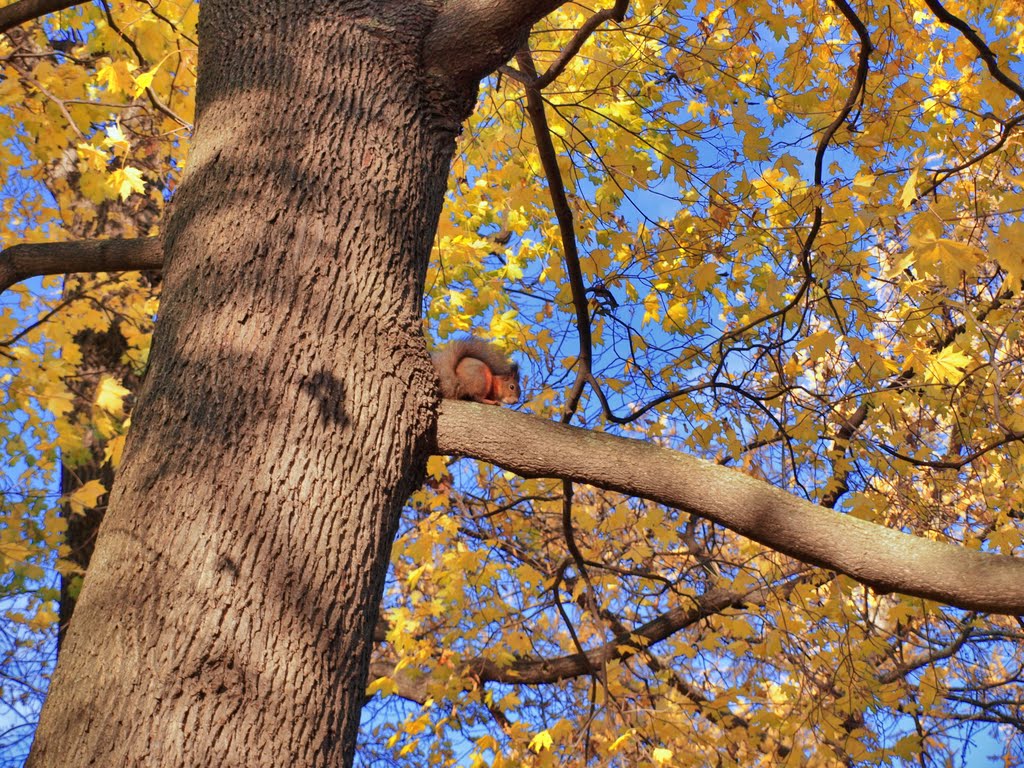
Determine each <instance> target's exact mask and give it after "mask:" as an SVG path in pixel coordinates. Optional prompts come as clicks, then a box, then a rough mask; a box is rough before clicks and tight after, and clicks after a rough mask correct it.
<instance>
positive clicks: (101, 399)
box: [96, 376, 131, 416]
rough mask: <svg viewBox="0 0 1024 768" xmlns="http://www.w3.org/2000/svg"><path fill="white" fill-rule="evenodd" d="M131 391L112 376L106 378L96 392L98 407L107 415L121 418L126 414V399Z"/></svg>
mask: <svg viewBox="0 0 1024 768" xmlns="http://www.w3.org/2000/svg"><path fill="white" fill-rule="evenodd" d="M130 394H131V391H130V390H128V389H125V388H124V387H122V386H121V385H120V384H119V383H118V382H117V380H116V379H114V378H113V377H112V376H104V377H103V380H102V381H100V386H99V388H98V389H97V390H96V405H98V406H99V407H100V408H102V409H103V410H105V411H106V412H107V413H110V414H113V415H115V416H120V415H121V414H122V413H124V399H125V398H126V397H127V396H128V395H130Z"/></svg>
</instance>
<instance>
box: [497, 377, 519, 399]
mask: <svg viewBox="0 0 1024 768" xmlns="http://www.w3.org/2000/svg"><path fill="white" fill-rule="evenodd" d="M519 394H520V393H519V382H518V381H517V380H516V379H512V378H510V379H508V380H507V381H506V382H505V387H504V392H503V393H502V397H501V402H503V403H506V404H507V405H515V404H516V403H518V402H519Z"/></svg>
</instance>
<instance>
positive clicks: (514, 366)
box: [509, 363, 519, 376]
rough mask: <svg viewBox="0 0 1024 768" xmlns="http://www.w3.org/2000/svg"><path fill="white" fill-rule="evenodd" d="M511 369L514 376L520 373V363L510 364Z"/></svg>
mask: <svg viewBox="0 0 1024 768" xmlns="http://www.w3.org/2000/svg"><path fill="white" fill-rule="evenodd" d="M509 369H510V370H511V371H512V375H513V376H518V375H519V363H512V365H511V366H509Z"/></svg>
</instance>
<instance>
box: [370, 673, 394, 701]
mask: <svg viewBox="0 0 1024 768" xmlns="http://www.w3.org/2000/svg"><path fill="white" fill-rule="evenodd" d="M378 691H379V692H380V693H381V694H383V695H384V696H390V695H392V694H394V693H398V684H397V683H396V682H395V681H394V680H392V679H391V678H390V677H378V678H377V679H376V680H374V681H373V682H372V683H370V684H369V685H368V686H367V687H366V695H367V696H373V695H374V694H375V693H377V692H378Z"/></svg>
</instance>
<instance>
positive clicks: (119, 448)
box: [103, 435, 127, 469]
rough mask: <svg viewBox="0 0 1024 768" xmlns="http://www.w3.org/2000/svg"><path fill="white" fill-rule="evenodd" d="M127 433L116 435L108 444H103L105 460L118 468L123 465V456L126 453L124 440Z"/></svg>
mask: <svg viewBox="0 0 1024 768" xmlns="http://www.w3.org/2000/svg"><path fill="white" fill-rule="evenodd" d="M126 438H127V435H114V436H113V437H112V438H110V440H108V441H107V444H106V445H105V446H103V460H104V461H107V462H110V466H112V467H113V468H114V469H117V468H118V467H119V466H121V456H122V454H123V453H124V442H125V439H126Z"/></svg>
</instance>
